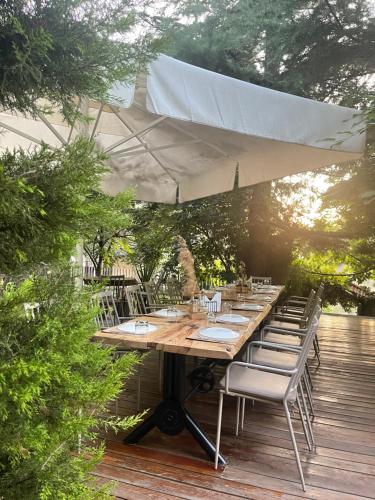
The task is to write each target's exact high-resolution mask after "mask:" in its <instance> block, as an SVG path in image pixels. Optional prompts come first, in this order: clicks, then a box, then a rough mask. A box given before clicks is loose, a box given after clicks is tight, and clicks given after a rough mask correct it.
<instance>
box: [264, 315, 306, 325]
mask: <svg viewBox="0 0 375 500" xmlns="http://www.w3.org/2000/svg"><path fill="white" fill-rule="evenodd" d="M272 320H274V321H283V322H286V323H301V322H302V321H303V319H302V318H301V316H294V315H292V314H273V315H272V317H271V321H272Z"/></svg>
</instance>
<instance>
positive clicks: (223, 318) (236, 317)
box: [216, 314, 249, 324]
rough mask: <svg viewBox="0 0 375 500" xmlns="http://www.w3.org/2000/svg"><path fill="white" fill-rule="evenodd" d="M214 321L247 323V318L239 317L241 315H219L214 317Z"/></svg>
mask: <svg viewBox="0 0 375 500" xmlns="http://www.w3.org/2000/svg"><path fill="white" fill-rule="evenodd" d="M216 321H219V322H221V323H240V324H242V323H248V322H249V318H245V316H241V314H221V315H220V316H217V317H216Z"/></svg>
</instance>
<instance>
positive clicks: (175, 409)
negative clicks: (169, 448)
mask: <svg viewBox="0 0 375 500" xmlns="http://www.w3.org/2000/svg"><path fill="white" fill-rule="evenodd" d="M185 382H186V375H185V356H183V355H181V354H174V353H165V354H164V383H163V386H164V387H163V400H162V401H161V402H160V403H159V404H158V406H157V407H156V408H155V410H154V412H153V414H152V415H150V416H149V417H148V418H147V419H146V420H145V421H144V422H142V423H141V424H140V425H138V426H137V427H136V428H135V429H134V431H133V432H131V433H130V434H129V435H128V436H127V437H126V438H125V439H124V443H127V444H134V443H137V442H138V441H139V440H140V439H142V438H143V437H144V436H145V435H146V434H147V433H148V432H150V431H151V430H152V429H153V428H154V427H157V428H158V429H159V430H160V431H161V432H163V433H164V434H168V435H170V436H175V435H177V434H180V433H181V432H182V431H183V430H184V429H185V428H186V429H187V430H188V431H189V432H190V434H191V435H192V436H193V437H194V439H195V440H196V441H197V442H198V443H199V445H200V446H201V448H203V449H204V450H205V452H206V453H207V454H208V456H209V457H210V458H211V460H214V458H215V446H214V444H213V443H212V442H211V440H210V439H209V437H208V436H207V435H206V434H205V433H204V431H203V430H202V429H201V428H200V426H199V425H198V423H197V422H196V421H195V420H194V419H193V418H192V417H191V415H190V414H189V412H188V411H187V410H186V408H185V406H184V401H185V394H186V390H185ZM219 463H220V464H221V465H225V464H226V461H225V459H224V457H223V456H222V455H220V456H219Z"/></svg>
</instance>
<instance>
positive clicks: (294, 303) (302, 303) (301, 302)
mask: <svg viewBox="0 0 375 500" xmlns="http://www.w3.org/2000/svg"><path fill="white" fill-rule="evenodd" d="M285 304H286V305H287V306H293V307H300V308H301V309H304V308H305V307H306V306H307V301H306V302H305V301H304V300H296V299H288V300H287V301H286V302H285Z"/></svg>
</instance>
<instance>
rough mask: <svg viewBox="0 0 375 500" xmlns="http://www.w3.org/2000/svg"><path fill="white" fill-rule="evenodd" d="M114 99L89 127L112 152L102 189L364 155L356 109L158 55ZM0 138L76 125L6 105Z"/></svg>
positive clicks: (53, 136)
mask: <svg viewBox="0 0 375 500" xmlns="http://www.w3.org/2000/svg"><path fill="white" fill-rule="evenodd" d="M111 96H112V97H111V99H110V100H109V101H108V102H107V103H105V104H104V103H99V102H89V103H87V108H86V111H87V113H88V115H89V116H90V117H91V118H92V120H91V122H90V124H89V125H88V127H87V130H86V133H87V134H88V135H89V136H91V137H92V138H93V139H95V141H96V143H97V144H98V146H99V147H100V148H101V149H102V150H103V151H105V152H106V153H107V154H108V155H109V163H110V166H111V169H110V172H109V173H108V174H106V175H105V176H104V178H103V183H102V184H103V189H104V191H106V192H107V193H109V194H116V193H118V192H120V191H123V190H124V189H126V188H129V187H132V188H133V189H134V190H135V193H136V198H137V199H138V200H144V201H154V202H162V203H175V202H176V201H179V202H185V201H190V200H194V199H198V198H202V197H205V196H210V195H214V194H218V193H221V192H226V191H230V190H232V189H233V187H234V182H235V176H236V170H237V168H238V172H239V177H238V183H239V187H243V186H249V185H253V184H257V183H260V182H263V181H267V180H271V179H277V178H281V177H285V176H287V175H292V174H296V173H300V172H305V171H308V170H314V169H317V168H321V167H324V166H327V165H331V164H335V163H339V162H345V161H350V160H355V159H358V158H360V157H361V156H362V155H363V152H364V148H365V134H364V133H363V129H364V124H363V118H362V117H361V115H360V114H359V113H358V111H356V110H354V109H349V108H344V107H340V106H334V105H331V104H326V103H320V102H316V101H312V100H309V99H304V98H301V97H296V96H292V95H289V94H285V93H282V92H277V91H274V90H269V89H266V88H264V87H259V86H257V85H253V84H250V83H246V82H243V81H240V80H236V79H234V78H229V77H226V76H223V75H220V74H217V73H213V72H211V71H207V70H204V69H201V68H197V67H195V66H192V65H190V64H186V63H184V62H181V61H178V60H176V59H173V58H171V57H168V56H165V55H161V56H159V58H158V59H156V60H155V61H153V62H152V63H151V64H150V65H149V68H148V72H147V75H140V76H139V77H138V78H137V79H136V83H135V84H134V85H124V84H121V83H118V84H117V85H115V86H114V88H113V89H112V92H111ZM0 127H3V128H4V129H5V131H6V133H3V134H1V135H0V147H8V148H12V147H15V146H23V147H28V146H29V145H30V144H33V143H34V144H35V143H40V142H41V141H44V142H46V143H49V144H51V145H53V146H56V147H58V146H60V145H61V144H62V143H66V142H69V141H70V140H72V138H74V137H75V136H76V135H77V134H78V133H79V129H78V130H75V129H74V128H70V127H68V125H67V124H66V123H65V122H64V121H63V119H62V117H61V116H59V115H58V114H52V115H48V116H46V117H43V116H41V117H40V119H37V120H35V119H31V118H30V117H23V116H17V115H15V114H9V113H6V112H3V113H0Z"/></svg>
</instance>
